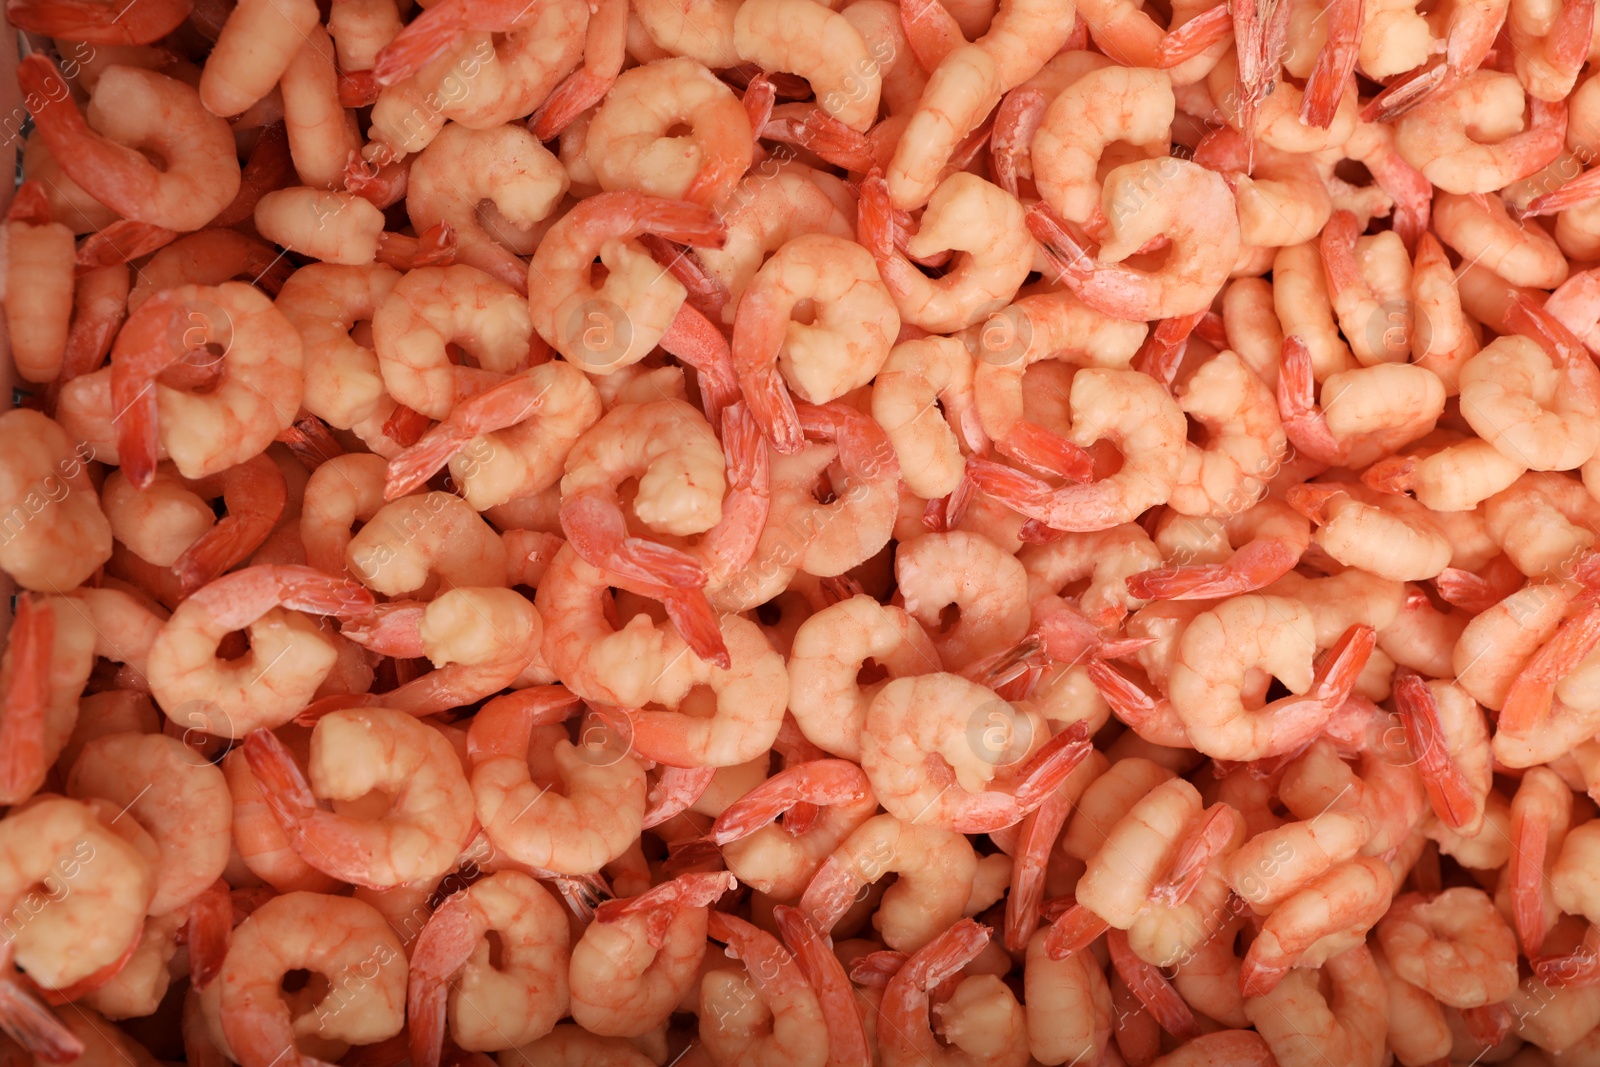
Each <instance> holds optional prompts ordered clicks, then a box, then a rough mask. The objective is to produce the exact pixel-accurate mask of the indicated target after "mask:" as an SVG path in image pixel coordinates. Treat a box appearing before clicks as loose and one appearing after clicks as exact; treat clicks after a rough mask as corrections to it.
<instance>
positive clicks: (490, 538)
mask: <svg viewBox="0 0 1600 1067" xmlns="http://www.w3.org/2000/svg"><path fill="white" fill-rule="evenodd" d="M328 484H329V485H330V486H331V485H334V484H335V483H334V481H333V480H332V479H330V480H329V482H328ZM361 503H365V502H361ZM365 510H366V508H365V507H361V508H359V509H358V512H357V514H358V515H359V513H360V511H365ZM341 533H342V530H341ZM329 547H330V548H331V547H332V545H331V544H330V546H329ZM343 564H344V566H343V567H341V568H339V569H340V570H341V572H343V571H345V570H348V572H349V573H350V574H352V575H354V576H355V577H356V578H358V579H360V581H361V584H363V585H365V586H367V587H368V588H369V589H372V590H374V591H375V592H378V593H382V594H383V595H384V596H390V597H394V596H404V595H414V596H418V597H427V596H432V595H434V594H435V593H437V592H440V591H447V590H450V589H454V588H459V587H466V586H481V587H494V586H504V585H505V584H506V550H505V544H504V542H502V541H501V540H500V537H499V535H498V534H496V533H495V532H494V529H493V528H492V527H490V526H489V524H488V523H486V522H484V521H483V519H482V518H481V517H480V516H479V515H478V513H477V512H475V511H473V510H472V509H471V508H470V507H468V506H467V504H466V503H465V502H464V501H462V499H461V498H460V497H458V496H456V495H454V494H453V493H442V492H434V493H422V494H419V495H416V496H403V497H401V498H400V499H399V500H395V501H392V502H390V503H388V504H386V505H384V506H383V507H381V508H375V509H374V510H373V512H372V514H371V515H370V516H369V517H368V519H367V520H366V525H365V526H363V527H362V528H361V531H360V532H359V533H357V534H356V535H355V536H354V537H352V538H350V540H349V541H348V542H346V544H345V549H344V560H343Z"/></svg>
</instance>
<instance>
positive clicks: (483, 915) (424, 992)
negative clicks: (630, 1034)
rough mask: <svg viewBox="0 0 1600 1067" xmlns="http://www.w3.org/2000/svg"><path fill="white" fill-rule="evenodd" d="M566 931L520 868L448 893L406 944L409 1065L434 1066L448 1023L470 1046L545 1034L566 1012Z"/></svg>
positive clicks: (514, 1042)
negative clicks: (411, 944)
mask: <svg viewBox="0 0 1600 1067" xmlns="http://www.w3.org/2000/svg"><path fill="white" fill-rule="evenodd" d="M491 934H493V935H494V940H493V941H491V940H490V935H491ZM568 937H569V932H568V928H567V916H566V913H565V912H564V911H563V910H562V908H561V905H560V904H558V903H557V902H556V899H555V897H553V896H551V895H550V893H549V892H548V891H547V890H546V889H545V888H544V887H543V886H541V885H540V884H539V883H538V882H536V881H534V880H533V879H532V878H531V877H529V876H528V875H526V874H523V873H521V872H520V871H499V872H497V873H495V874H491V875H489V876H488V877H487V878H485V879H483V880H482V881H479V882H474V883H473V884H472V885H471V886H469V887H467V888H466V889H463V890H461V891H460V892H459V893H455V894H452V895H451V896H449V897H447V898H446V899H445V900H444V901H443V902H441V903H440V905H439V906H438V907H437V908H435V909H434V912H433V914H432V915H431V916H430V917H429V918H428V923H427V925H426V926H424V927H423V928H422V932H421V933H420V934H419V935H418V936H417V942H416V946H415V947H414V948H413V949H412V950H411V963H410V966H409V968H408V970H407V977H406V1020H407V1023H408V1029H409V1033H410V1048H411V1059H412V1062H413V1063H415V1064H417V1067H437V1065H438V1063H439V1062H440V1049H441V1046H442V1044H443V1042H444V1034H445V1024H446V1023H447V1022H448V1024H449V1028H450V1037H451V1040H453V1041H454V1042H455V1044H456V1045H457V1046H458V1047H460V1048H462V1049H467V1050H498V1049H506V1048H513V1047H516V1046H518V1045H525V1044H527V1043H528V1042H530V1041H535V1040H538V1039H539V1038H541V1037H544V1036H545V1035H546V1034H548V1033H549V1032H550V1031H551V1030H552V1029H554V1027H555V1024H556V1023H557V1022H559V1021H560V1020H561V1017H562V1016H563V1015H565V1014H566V1012H567V1006H568V995H567V959H568V949H567V943H568ZM495 949H498V952H495V951H494V950H495ZM452 985H454V988H452Z"/></svg>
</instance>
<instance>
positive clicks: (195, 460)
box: [96, 282, 302, 488]
mask: <svg viewBox="0 0 1600 1067" xmlns="http://www.w3.org/2000/svg"><path fill="white" fill-rule="evenodd" d="M207 345H218V346H221V347H222V349H223V355H222V358H221V360H220V369H221V376H220V381H218V382H216V383H215V384H214V385H212V386H211V387H210V388H208V389H206V390H205V391H203V392H202V391H194V392H190V391H188V390H187V389H185V388H182V387H176V386H168V385H166V384H163V382H162V376H163V373H164V372H167V371H169V368H172V367H173V366H174V364H179V363H183V362H184V361H185V360H186V359H188V358H189V355H190V353H193V352H196V351H198V352H200V353H201V354H202V355H204V356H206V358H208V359H209V358H210V357H209V354H208V353H207V350H206V347H205V346H207ZM301 365H302V357H301V349H300V337H299V335H298V334H297V333H296V332H295V329H294V327H293V326H291V325H290V324H289V320H288V319H286V318H284V316H283V314H282V313H281V312H279V311H278V310H277V308H275V307H273V305H272V302H271V301H270V300H268V299H267V298H266V297H265V296H263V295H262V293H261V292H260V291H259V290H257V289H256V288H254V287H253V286H249V285H245V284H243V283H241V282H224V283H222V284H221V285H216V286H203V285H185V286H182V287H179V288H176V289H168V290H166V291H165V292H163V293H161V294H159V295H157V296H154V297H151V298H150V299H149V300H147V301H145V302H144V303H143V304H140V305H139V310H137V311H135V312H134V313H133V314H131V315H129V316H128V321H127V323H126V324H125V325H124V326H123V328H122V332H121V333H119V334H118V335H117V340H116V344H115V345H114V346H113V348H112V353H111V367H110V368H109V371H97V372H96V376H98V375H108V376H109V386H110V389H109V392H110V396H111V400H112V403H113V404H114V405H115V406H116V410H117V411H118V413H119V414H118V417H117V420H116V425H115V434H116V452H117V455H118V457H120V461H121V463H122V471H123V474H124V475H125V476H126V477H127V478H128V480H129V481H130V482H132V483H133V485H134V487H135V488H144V487H145V486H146V485H148V484H149V482H150V478H151V477H152V476H153V474H154V472H155V465H156V462H157V460H158V459H160V458H162V453H165V454H166V455H167V456H170V457H171V459H172V462H173V465H174V466H176V467H177V468H178V472H179V473H180V474H182V475H183V476H184V477H186V478H204V477H206V476H208V475H212V474H218V473H220V472H222V471H225V470H227V469H228V468H229V467H233V466H237V465H238V464H240V463H243V462H245V461H246V460H249V459H250V458H252V457H253V456H255V455H256V454H258V453H260V452H262V451H263V450H265V449H266V447H267V445H269V444H270V443H271V442H272V440H273V439H274V438H275V437H276V436H277V435H278V434H279V433H281V432H283V431H284V430H286V429H287V428H288V427H289V425H290V424H291V423H292V422H293V421H294V415H295V411H296V409H297V408H298V406H299V403H300V395H301V389H302V380H301Z"/></svg>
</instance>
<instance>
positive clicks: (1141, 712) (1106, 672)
mask: <svg viewBox="0 0 1600 1067" xmlns="http://www.w3.org/2000/svg"><path fill="white" fill-rule="evenodd" d="M1088 671H1089V681H1091V682H1093V683H1094V687H1095V689H1097V690H1098V691H1099V693H1100V696H1101V697H1102V698H1103V699H1104V700H1105V702H1106V703H1107V704H1110V705H1111V710H1112V711H1113V712H1114V713H1115V714H1116V716H1117V718H1119V719H1121V720H1122V721H1123V722H1124V723H1126V724H1127V725H1128V726H1129V728H1131V729H1133V730H1135V731H1137V730H1138V729H1139V728H1140V726H1141V725H1143V724H1145V723H1150V722H1154V721H1155V720H1156V718H1157V717H1158V709H1157V704H1158V702H1157V700H1156V698H1155V697H1152V696H1151V695H1150V694H1149V693H1147V692H1145V691H1144V689H1143V687H1141V686H1140V685H1138V684H1137V683H1135V682H1133V681H1132V680H1131V679H1129V678H1127V677H1126V676H1124V675H1123V674H1122V672H1121V671H1119V670H1117V669H1116V668H1115V667H1113V666H1111V664H1109V663H1106V662H1104V661H1102V660H1098V659H1095V660H1090V661H1089V666H1088Z"/></svg>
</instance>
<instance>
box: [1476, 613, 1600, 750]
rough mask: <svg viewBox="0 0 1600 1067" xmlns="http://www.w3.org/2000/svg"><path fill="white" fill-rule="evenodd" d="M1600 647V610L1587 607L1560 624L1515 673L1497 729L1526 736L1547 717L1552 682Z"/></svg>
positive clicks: (1552, 686) (1551, 698) (1565, 674)
mask: <svg viewBox="0 0 1600 1067" xmlns="http://www.w3.org/2000/svg"><path fill="white" fill-rule="evenodd" d="M1597 644H1600V608H1596V607H1595V606H1590V607H1588V608H1585V609H1584V610H1583V611H1582V612H1580V613H1578V614H1577V615H1572V616H1569V617H1568V618H1567V619H1565V620H1563V622H1562V623H1561V628H1560V629H1559V630H1557V631H1556V634H1555V636H1554V637H1552V638H1551V639H1550V640H1548V641H1546V642H1545V643H1544V645H1543V646H1542V647H1541V648H1540V649H1539V651H1538V652H1536V653H1534V656H1533V659H1531V660H1530V661H1529V662H1528V665H1527V666H1526V667H1524V668H1523V669H1522V671H1521V672H1519V673H1518V675H1517V676H1516V678H1515V679H1514V680H1513V681H1512V683H1511V688H1510V689H1509V690H1508V691H1507V692H1506V699H1505V704H1504V706H1503V707H1502V708H1501V709H1500V718H1499V720H1498V725H1499V728H1500V729H1501V730H1508V731H1511V732H1513V733H1527V732H1528V731H1530V730H1533V729H1535V728H1537V727H1538V726H1539V724H1540V723H1543V722H1544V721H1545V720H1546V719H1548V718H1549V715H1550V707H1551V701H1552V700H1553V698H1554V695H1555V694H1554V689H1555V684H1556V682H1558V681H1560V680H1561V679H1562V678H1564V677H1566V676H1567V675H1568V674H1570V673H1571V672H1572V671H1573V670H1575V669H1576V668H1577V666H1578V664H1579V663H1581V662H1582V661H1583V660H1584V658H1585V657H1587V656H1588V655H1589V653H1590V652H1592V651H1594V648H1595V646H1596V645H1597Z"/></svg>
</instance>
